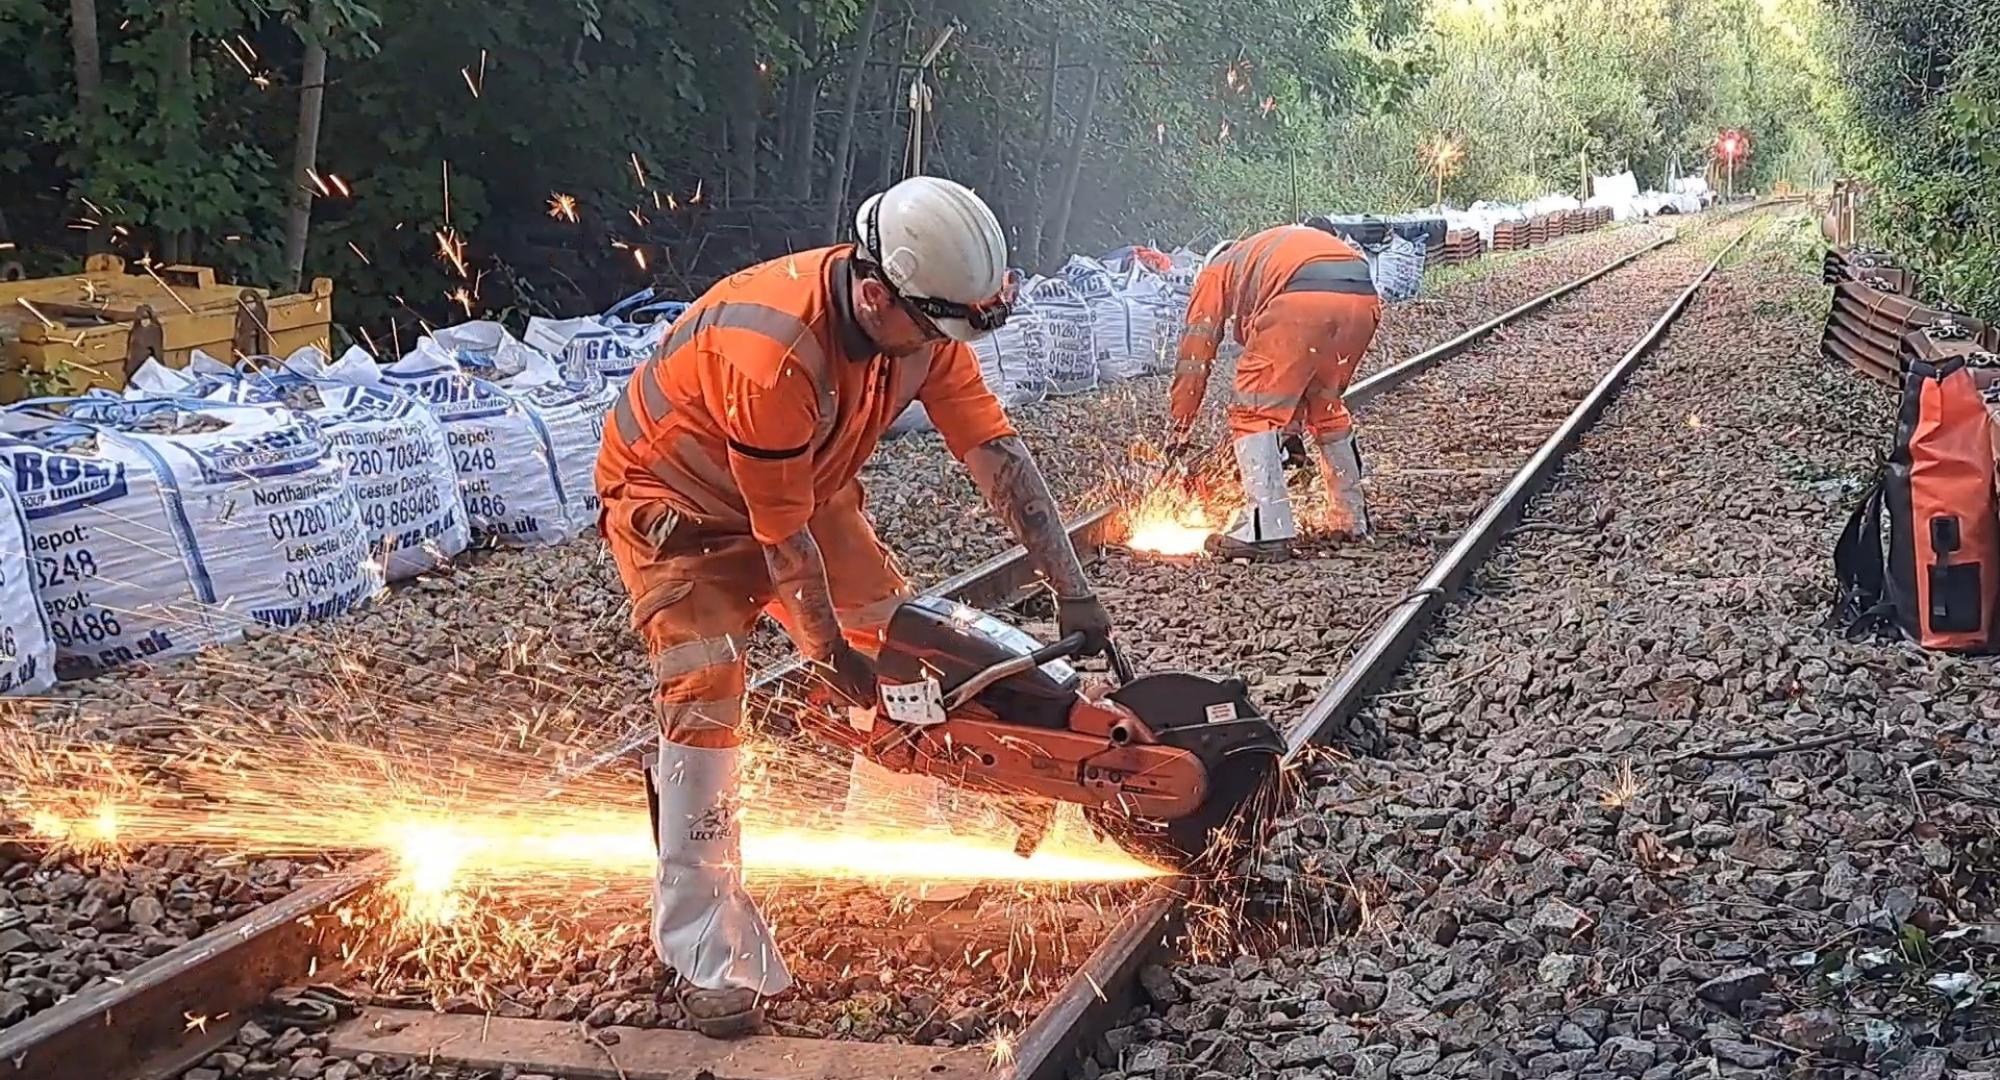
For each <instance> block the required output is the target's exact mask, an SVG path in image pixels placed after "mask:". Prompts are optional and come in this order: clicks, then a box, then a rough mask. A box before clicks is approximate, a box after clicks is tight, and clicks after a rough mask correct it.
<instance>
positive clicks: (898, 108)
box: [875, 20, 916, 191]
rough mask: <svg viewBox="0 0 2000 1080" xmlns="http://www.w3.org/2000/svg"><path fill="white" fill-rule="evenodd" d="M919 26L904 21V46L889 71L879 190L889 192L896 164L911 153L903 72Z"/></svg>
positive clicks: (894, 178) (907, 92) (912, 22)
mask: <svg viewBox="0 0 2000 1080" xmlns="http://www.w3.org/2000/svg"><path fill="white" fill-rule="evenodd" d="M915 28H916V23H915V21H914V20H912V21H909V22H905V23H904V24H903V48H902V51H901V52H898V53H897V54H896V66H895V68H894V70H892V71H891V72H890V74H889V110H888V117H889V118H888V120H887V121H885V122H884V123H883V124H882V141H881V144H880V145H881V148H882V154H881V166H882V168H881V173H880V175H878V176H877V177H876V178H875V190H876V191H886V190H888V187H889V185H890V184H892V183H894V182H895V180H896V166H898V165H899V164H901V163H902V162H903V160H904V159H905V158H906V157H908V156H909V154H908V152H909V142H910V137H909V133H908V132H907V131H905V130H903V124H902V119H901V118H902V115H903V112H902V109H903V103H904V102H905V101H907V100H909V96H910V88H909V87H908V86H907V85H905V84H904V82H903V73H904V72H905V71H906V70H908V68H909V65H908V64H905V63H904V62H903V61H904V60H906V59H908V58H909V55H910V32H911V31H912V30H914V29H915Z"/></svg>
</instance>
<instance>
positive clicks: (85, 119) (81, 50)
mask: <svg viewBox="0 0 2000 1080" xmlns="http://www.w3.org/2000/svg"><path fill="white" fill-rule="evenodd" d="M69 44H70V50H71V51H72V52H73V53H75V54H76V107H77V113H78V116H77V119H78V120H80V121H81V122H82V123H83V124H84V125H85V127H86V129H87V128H88V126H89V124H90V123H91V122H92V121H94V120H96V119H97V91H98V89H99V88H100V87H101V86H103V84H104V62H103V60H102V58H101V55H100V54H99V52H98V48H97V0H69ZM85 137H86V138H88V131H87V130H86V134H85Z"/></svg>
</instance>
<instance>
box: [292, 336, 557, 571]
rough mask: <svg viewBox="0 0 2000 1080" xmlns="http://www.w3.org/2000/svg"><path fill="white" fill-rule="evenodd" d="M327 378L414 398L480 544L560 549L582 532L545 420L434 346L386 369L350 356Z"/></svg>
mask: <svg viewBox="0 0 2000 1080" xmlns="http://www.w3.org/2000/svg"><path fill="white" fill-rule="evenodd" d="M325 374H326V375H327V377H328V378H331V379H334V380H336V381H339V382H348V383H353V384H354V385H357V386H375V387H380V388H385V389H391V390H397V391H400V392H402V393H405V394H408V395H410V396H411V397H413V398H414V399H416V401H417V402H418V403H419V404H421V405H423V406H424V407H425V408H426V409H428V410H430V412H431V415H433V416H435V417H437V419H438V422H439V423H441V424H443V425H444V431H445V442H446V443H447V444H448V445H449V446H450V448H451V466H452V471H453V473H455V474H456V475H457V478H458V495H459V503H460V505H462V506H463V507H464V508H465V517H466V521H467V523H468V524H469V525H470V526H471V528H472V534H473V536H474V538H476V539H480V540H485V541H487V542H490V543H496V544H504V545H508V546H513V547H538V546H545V545H550V544H560V543H562V542H563V541H565V540H568V539H570V538H571V537H573V536H575V535H576V534H577V532H578V531H579V530H578V526H577V525H576V517H575V515H574V514H573V513H572V512H571V510H570V507H569V499H568V495H567V492H566V489H565V488H564V486H563V481H562V474H561V470H560V467H559V465H558V463H557V460H556V455H555V451H554V449H553V447H552V445H551V441H550V437H549V431H548V428H547V426H546V425H545V424H543V422H542V419H541V417H540V415H539V414H537V413H536V412H535V410H533V409H532V408H530V407H529V405H528V404H527V403H526V402H525V401H522V400H521V399H520V398H517V397H515V396H514V395H513V394H510V393H508V392H507V391H506V390H505V389H503V388H502V387H501V386H500V385H499V384H498V383H496V382H494V381H493V380H491V379H486V378H482V377H480V376H479V375H476V374H474V373H473V372H472V371H470V370H468V369H466V368H465V367H463V366H461V365H460V364H459V362H458V359H457V358H456V356H454V354H453V353H451V352H448V351H446V350H445V349H444V348H442V347H440V346H438V345H436V344H433V343H431V339H429V338H425V339H423V340H422V341H419V342H418V343H417V348H416V349H414V350H412V351H411V352H410V354H409V355H408V356H405V357H403V358H402V359H401V360H398V361H396V362H395V363H394V364H391V365H389V366H388V367H383V368H378V367H376V365H375V363H374V362H373V361H372V360H370V359H368V357H367V355H366V354H360V355H359V356H356V354H355V353H353V352H350V353H348V354H346V355H343V356H342V357H341V359H340V361H339V362H337V363H335V364H332V365H330V366H328V368H327V369H326V372H325Z"/></svg>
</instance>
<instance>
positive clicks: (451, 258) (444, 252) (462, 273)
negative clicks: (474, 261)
mask: <svg viewBox="0 0 2000 1080" xmlns="http://www.w3.org/2000/svg"><path fill="white" fill-rule="evenodd" d="M432 235H434V236H436V237H437V242H438V258H440V259H443V260H444V261H446V262H448V263H450V264H451V265H452V267H453V268H454V269H456V270H457V271H458V276H459V277H471V276H472V274H471V272H470V271H468V270H467V269H466V268H465V241H464V240H462V239H460V238H459V235H458V233H457V232H456V231H455V230H453V229H452V227H451V226H449V225H447V226H445V227H444V228H442V229H439V230H438V231H437V232H436V233H434V234H432Z"/></svg>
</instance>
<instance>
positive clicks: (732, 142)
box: [727, 29, 764, 202]
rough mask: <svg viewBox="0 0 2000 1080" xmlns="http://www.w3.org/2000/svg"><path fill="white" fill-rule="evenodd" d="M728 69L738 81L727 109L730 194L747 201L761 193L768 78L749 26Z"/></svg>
mask: <svg viewBox="0 0 2000 1080" xmlns="http://www.w3.org/2000/svg"><path fill="white" fill-rule="evenodd" d="M728 69H729V71H730V74H731V76H732V77H733V79H734V81H735V84H736V85H735V91H734V92H733V93H731V94H730V95H729V105H728V109H727V124H728V132H729V144H728V145H729V178H730V184H729V197H730V200H731V201H733V202H747V201H749V200H751V199H755V198H756V197H757V146H758V144H757V126H758V121H759V119H760V118H761V115H762V113H763V104H764V80H763V79H762V78H761V77H760V73H759V72H758V70H757V53H756V49H755V47H754V45H753V44H752V43H751V41H750V39H749V37H748V36H747V29H746V31H745V36H744V37H742V38H740V39H739V40H738V41H737V43H736V47H735V49H734V50H733V51H732V55H731V58H730V61H729V65H728Z"/></svg>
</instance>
